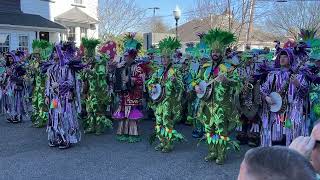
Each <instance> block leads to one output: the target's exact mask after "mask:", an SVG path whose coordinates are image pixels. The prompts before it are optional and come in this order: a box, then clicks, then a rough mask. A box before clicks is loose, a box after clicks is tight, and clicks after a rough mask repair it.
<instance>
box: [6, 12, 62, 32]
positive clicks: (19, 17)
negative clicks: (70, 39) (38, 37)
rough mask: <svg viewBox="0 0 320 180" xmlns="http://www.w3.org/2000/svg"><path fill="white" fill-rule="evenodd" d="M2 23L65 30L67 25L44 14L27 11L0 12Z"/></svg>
mask: <svg viewBox="0 0 320 180" xmlns="http://www.w3.org/2000/svg"><path fill="white" fill-rule="evenodd" d="M0 25H12V26H24V27H39V28H50V29H60V30H64V29H65V27H64V26H62V25H60V24H58V23H55V22H52V21H50V20H48V19H46V18H44V17H42V16H39V15H34V14H26V13H5V12H0Z"/></svg>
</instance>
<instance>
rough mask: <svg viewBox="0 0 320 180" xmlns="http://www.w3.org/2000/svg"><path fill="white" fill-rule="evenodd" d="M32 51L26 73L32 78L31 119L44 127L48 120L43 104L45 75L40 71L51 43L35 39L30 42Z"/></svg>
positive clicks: (34, 123) (36, 124)
mask: <svg viewBox="0 0 320 180" xmlns="http://www.w3.org/2000/svg"><path fill="white" fill-rule="evenodd" d="M32 49H33V53H32V54H31V56H30V63H29V68H28V75H29V77H30V78H31V79H32V81H33V83H32V85H33V87H32V115H31V121H32V123H33V125H34V126H35V127H38V128H40V127H44V126H45V125H46V124H47V121H48V108H47V106H46V105H45V87H46V86H45V82H46V76H45V74H43V73H41V70H40V67H41V64H42V62H43V61H46V60H47V59H48V58H49V56H50V53H48V52H50V51H49V49H50V50H52V45H51V44H50V43H49V42H47V41H39V40H35V41H33V42H32Z"/></svg>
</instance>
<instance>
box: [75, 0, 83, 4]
mask: <svg viewBox="0 0 320 180" xmlns="http://www.w3.org/2000/svg"><path fill="white" fill-rule="evenodd" d="M74 3H75V4H83V0H74Z"/></svg>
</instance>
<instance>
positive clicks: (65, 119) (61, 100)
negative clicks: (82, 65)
mask: <svg viewBox="0 0 320 180" xmlns="http://www.w3.org/2000/svg"><path fill="white" fill-rule="evenodd" d="M69 55H70V54H69V53H68V52H67V51H66V53H63V51H62V50H61V46H60V45H56V46H55V47H54V50H53V53H52V55H51V58H50V62H49V64H46V65H44V66H43V68H44V69H43V72H45V73H46V74H47V81H46V91H45V95H46V104H47V105H49V106H50V109H49V121H48V125H47V132H48V141H49V146H50V147H57V146H58V147H59V148H60V149H66V148H69V147H70V145H71V144H76V143H78V142H79V141H80V137H81V133H80V130H79V124H78V120H77V114H78V113H80V111H81V108H80V103H79V99H80V88H79V87H78V86H79V81H78V79H77V78H76V71H74V69H72V67H71V64H73V65H74V64H76V63H71V62H72V61H71V59H70V58H69V57H67V56H69ZM68 60H69V61H68ZM74 61H75V60H74Z"/></svg>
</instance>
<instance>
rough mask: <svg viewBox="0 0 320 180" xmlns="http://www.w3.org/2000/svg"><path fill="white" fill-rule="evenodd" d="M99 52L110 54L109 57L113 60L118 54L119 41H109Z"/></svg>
mask: <svg viewBox="0 0 320 180" xmlns="http://www.w3.org/2000/svg"><path fill="white" fill-rule="evenodd" d="M99 52H100V53H101V54H105V55H106V56H108V59H111V60H113V59H114V58H115V56H116V55H117V43H116V42H114V41H107V42H106V43H105V44H104V45H103V46H101V47H100V49H99Z"/></svg>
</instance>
